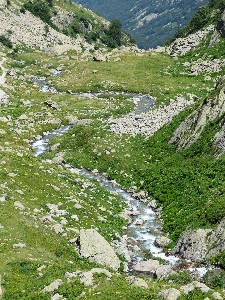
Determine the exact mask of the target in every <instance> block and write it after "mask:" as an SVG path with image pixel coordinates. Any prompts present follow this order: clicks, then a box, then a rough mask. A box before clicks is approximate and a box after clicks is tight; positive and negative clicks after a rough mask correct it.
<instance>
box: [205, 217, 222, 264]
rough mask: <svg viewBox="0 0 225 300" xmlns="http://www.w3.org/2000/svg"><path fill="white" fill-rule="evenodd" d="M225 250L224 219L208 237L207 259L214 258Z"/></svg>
mask: <svg viewBox="0 0 225 300" xmlns="http://www.w3.org/2000/svg"><path fill="white" fill-rule="evenodd" d="M224 250H225V218H224V219H223V220H222V221H221V222H220V223H219V224H218V225H217V227H216V229H215V230H214V231H213V232H212V234H211V235H210V243H209V251H208V253H207V258H211V257H214V256H216V255H218V254H219V253H221V252H222V251H224Z"/></svg>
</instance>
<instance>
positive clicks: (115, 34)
mask: <svg viewBox="0 0 225 300" xmlns="http://www.w3.org/2000/svg"><path fill="white" fill-rule="evenodd" d="M121 28H122V24H121V22H120V21H119V20H116V19H115V20H112V21H111V22H110V25H109V29H108V32H107V36H108V46H109V47H112V48H115V47H117V46H121V40H122V31H121Z"/></svg>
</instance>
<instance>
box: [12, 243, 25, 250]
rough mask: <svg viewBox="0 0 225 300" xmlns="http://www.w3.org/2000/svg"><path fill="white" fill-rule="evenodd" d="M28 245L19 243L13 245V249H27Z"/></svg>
mask: <svg viewBox="0 0 225 300" xmlns="http://www.w3.org/2000/svg"><path fill="white" fill-rule="evenodd" d="M26 247H27V246H26V244H22V243H19V244H13V249H16V248H19V249H22V248H26Z"/></svg>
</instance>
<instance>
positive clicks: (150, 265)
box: [133, 259, 159, 273]
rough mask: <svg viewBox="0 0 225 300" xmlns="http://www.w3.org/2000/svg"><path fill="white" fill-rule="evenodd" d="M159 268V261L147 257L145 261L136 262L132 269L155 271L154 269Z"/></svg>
mask: <svg viewBox="0 0 225 300" xmlns="http://www.w3.org/2000/svg"><path fill="white" fill-rule="evenodd" d="M158 268H159V261H158V260H154V259H149V260H146V261H141V262H137V263H136V264H135V265H134V266H133V269H134V270H135V271H140V272H152V273H155V271H156V270H157V269H158Z"/></svg>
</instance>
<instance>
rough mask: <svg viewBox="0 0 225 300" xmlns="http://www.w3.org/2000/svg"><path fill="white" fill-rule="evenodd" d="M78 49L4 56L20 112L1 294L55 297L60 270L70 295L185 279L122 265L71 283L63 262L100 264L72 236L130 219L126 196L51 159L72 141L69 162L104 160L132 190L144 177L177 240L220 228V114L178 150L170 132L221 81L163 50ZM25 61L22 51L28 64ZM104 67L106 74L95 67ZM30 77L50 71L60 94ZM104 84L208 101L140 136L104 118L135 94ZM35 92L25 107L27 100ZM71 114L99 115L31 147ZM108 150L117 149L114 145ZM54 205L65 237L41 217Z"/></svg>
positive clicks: (0, 210)
mask: <svg viewBox="0 0 225 300" xmlns="http://www.w3.org/2000/svg"><path fill="white" fill-rule="evenodd" d="M65 5H68V3H67V2H65ZM75 55H76V54H75V53H72V52H71V53H68V56H63V55H62V56H59V57H51V56H45V55H43V54H40V53H35V52H33V53H22V54H18V55H16V56H14V58H13V57H12V56H10V57H8V58H7V64H6V67H7V68H8V70H9V71H10V70H12V71H14V72H15V73H16V75H17V78H12V77H11V76H10V75H9V74H8V75H7V83H8V85H9V86H10V85H12V86H13V87H14V89H10V88H8V89H6V92H8V93H9V94H10V101H11V103H10V105H9V106H1V107H0V115H1V116H5V117H7V116H11V119H10V118H8V121H7V122H3V121H0V128H1V129H2V130H5V132H6V133H5V134H2V135H1V136H0V164H1V165H0V166H1V168H0V197H3V196H4V197H5V199H6V201H5V202H0V224H2V225H3V226H4V228H3V229H0V240H1V242H0V261H1V264H0V274H1V276H2V288H3V289H4V296H3V298H2V299H3V300H6V299H7V300H9V299H33V300H34V299H50V296H49V295H46V294H44V293H43V292H42V290H43V288H44V286H45V285H47V284H50V283H51V282H52V281H54V280H56V279H58V278H61V279H62V280H63V282H64V284H63V285H62V287H60V288H59V290H58V291H57V292H59V293H61V294H62V295H64V297H66V298H68V299H76V298H78V297H79V295H80V294H81V293H82V292H85V293H86V294H85V296H84V299H93V298H95V299H115V298H119V299H156V298H157V293H158V292H159V291H160V290H161V289H163V288H164V285H166V286H167V287H172V286H173V287H179V286H180V285H182V284H184V282H185V280H187V278H186V277H185V276H183V277H182V276H180V277H181V278H177V279H176V278H175V279H174V278H173V282H172V283H171V282H168V281H155V280H152V281H148V279H146V281H147V282H148V285H149V288H148V289H147V290H142V289H140V288H137V287H134V286H131V285H129V284H128V283H127V282H126V280H125V278H124V275H123V274H114V275H113V278H112V280H111V281H108V280H106V278H105V277H104V276H100V277H95V283H96V287H95V288H91V289H90V288H89V287H88V288H86V287H84V286H83V285H81V284H80V282H79V280H78V279H74V281H72V282H71V283H66V281H65V279H64V274H65V272H75V271H77V270H90V269H91V268H93V267H96V266H97V265H96V264H94V263H90V262H89V261H87V260H85V259H82V258H80V257H79V255H78V254H77V253H76V251H75V246H74V245H73V244H72V243H70V242H69V240H71V239H73V238H75V237H77V235H78V230H79V229H81V228H98V230H99V233H100V234H101V235H103V236H104V237H105V239H106V240H108V241H109V242H110V241H111V240H112V239H115V238H116V235H117V233H119V234H122V232H123V231H122V230H123V226H124V225H126V222H125V221H124V220H123V219H122V218H120V217H119V214H120V212H121V211H123V209H124V207H125V205H124V203H123V202H121V200H120V199H119V198H118V197H117V196H116V195H113V194H110V193H108V192H107V191H105V190H104V189H103V188H102V187H100V186H99V185H98V184H97V183H95V182H92V181H89V180H87V179H84V178H83V177H82V176H80V175H76V174H72V173H70V172H69V171H67V170H66V169H64V168H62V167H60V166H57V165H54V164H52V163H51V162H50V161H49V160H48V159H51V158H53V156H54V155H55V153H56V152H59V151H65V153H66V156H65V159H66V162H68V163H72V164H73V165H74V166H83V167H85V168H87V169H90V170H91V169H94V168H97V169H98V170H99V171H100V172H106V173H107V175H108V177H109V178H110V179H116V181H118V182H120V183H121V184H122V185H123V186H124V187H126V188H129V187H130V186H132V185H136V186H137V187H138V191H139V190H146V191H147V192H148V194H149V195H150V196H151V197H153V198H155V199H156V200H157V201H158V203H159V204H160V205H161V206H162V207H163V214H162V217H163V220H164V229H165V231H168V232H169V233H170V235H171V237H172V238H173V239H174V240H176V238H177V237H178V235H179V234H180V232H181V231H182V230H183V229H185V228H186V227H187V225H193V226H212V227H213V226H214V225H215V224H216V223H217V222H218V221H219V220H220V218H221V217H222V216H223V215H224V205H223V198H224V174H223V160H224V158H223V157H222V158H220V159H218V160H216V159H215V158H214V157H213V148H212V147H211V146H212V142H211V138H212V136H213V135H214V133H215V131H216V129H217V128H218V120H217V121H216V122H214V123H211V124H209V125H208V127H207V128H206V130H205V131H204V132H203V135H202V138H201V140H199V142H197V143H196V144H194V145H193V146H192V147H191V148H190V149H188V150H185V151H179V152H177V151H176V150H175V148H174V146H172V145H168V144H167V142H168V141H169V139H170V137H171V136H172V134H173V132H174V130H175V129H176V127H177V126H178V124H179V123H180V122H181V121H182V120H183V119H184V118H185V117H186V116H187V115H188V114H189V113H190V112H191V111H192V110H193V109H194V108H195V106H197V105H198V104H199V103H201V101H202V100H203V99H204V97H205V96H206V95H207V88H212V87H213V84H214V83H213V82H210V81H209V82H208V81H207V82H206V81H205V80H204V75H199V76H196V77H193V76H189V75H188V74H186V75H182V74H181V72H182V71H184V70H185V69H184V68H183V67H182V65H181V64H180V62H182V60H178V61H175V60H174V59H172V58H171V57H169V56H167V55H163V54H155V55H154V54H151V53H144V54H143V55H142V56H139V55H135V54H130V53H121V54H120V58H121V61H119V62H113V59H112V61H110V62H94V61H88V62H86V61H85V62H84V61H82V60H81V59H80V58H79V59H78V60H76V59H75V58H74V56H75ZM68 57H69V59H68ZM18 61H23V65H22V66H23V67H21V64H20V63H18ZM59 65H60V66H61V67H62V70H63V73H62V74H61V75H60V76H58V77H52V69H54V68H56V67H58V66H59ZM96 69H97V70H98V72H97V73H96V74H94V73H93V70H96ZM168 73H169V75H168ZM19 76H23V77H24V78H25V80H22V79H21V77H19ZM32 76H45V77H46V80H47V81H49V80H51V82H52V85H53V86H54V87H56V88H57V89H58V90H59V91H61V92H63V93H62V94H51V93H42V92H40V91H39V89H40V87H39V86H37V85H35V84H34V82H33V79H32ZM202 88H203V90H202ZM68 90H71V91H73V92H88V91H98V90H103V95H102V96H99V97H98V98H96V99H92V98H88V97H85V98H82V97H79V96H74V95H71V94H69V93H67V91H68ZM107 90H110V91H121V92H128V93H144V94H145V93H147V94H150V95H151V96H153V97H156V98H157V105H160V104H161V103H168V102H169V100H170V99H173V98H174V97H175V96H176V95H177V94H183V95H185V94H186V93H194V94H196V95H197V96H198V97H199V99H200V100H199V103H196V104H195V105H194V106H191V107H190V108H187V109H186V111H184V112H182V113H181V114H180V115H178V116H177V117H175V118H174V120H173V122H172V123H171V124H170V125H168V126H165V127H164V128H162V129H161V130H159V132H157V133H156V134H155V135H154V136H153V137H151V138H149V139H147V140H146V139H144V138H143V137H140V136H137V137H131V136H129V135H122V136H119V135H116V134H114V133H112V132H110V131H109V129H108V128H107V126H105V124H104V120H105V119H107V118H108V117H109V116H117V117H119V116H121V115H123V114H125V113H127V112H129V111H131V110H132V109H133V107H134V105H133V104H132V103H131V102H130V101H129V100H128V99H127V96H126V95H110V96H109V95H108V94H107ZM112 98H113V99H112ZM46 100H52V101H54V102H56V103H57V105H58V107H59V109H60V110H54V109H52V108H50V107H49V106H47V105H45V104H44V102H45V101H46ZM26 101H29V103H28V105H24V104H23V103H26ZM24 115H25V116H24ZM71 115H72V116H75V117H77V118H78V119H83V118H91V119H92V120H93V122H92V123H91V124H90V125H86V126H77V127H73V128H71V130H70V131H69V132H68V133H67V134H66V135H65V136H63V137H58V138H56V139H54V140H52V141H51V144H52V145H54V144H56V143H60V146H59V148H58V149H57V150H56V151H55V152H51V153H48V154H46V155H45V156H43V157H38V158H36V157H34V156H33V154H32V149H31V147H30V145H29V143H28V142H29V140H32V139H33V138H34V136H37V135H38V134H42V133H43V132H44V131H51V130H53V129H55V128H58V127H59V126H60V125H61V124H67V122H68V121H67V117H68V116H71ZM21 116H23V117H22V118H21ZM109 150H115V151H112V152H111V153H110V154H107V153H106V151H109ZM128 155H130V156H128ZM10 173H14V174H15V176H10ZM11 175H12V174H11ZM21 191H22V193H21ZM212 200H213V201H212ZM15 201H19V202H21V203H22V204H23V205H24V207H25V209H24V210H22V211H20V210H18V209H15V206H14V202H15ZM75 203H80V204H81V205H82V209H76V208H74V205H75ZM47 204H57V205H58V204H60V205H59V209H60V210H65V211H66V212H67V214H65V215H63V216H62V217H63V218H60V216H55V217H53V218H54V220H55V221H56V222H58V223H59V222H60V221H63V222H65V223H66V224H65V225H63V228H64V233H66V235H63V234H57V233H55V231H54V229H53V228H52V225H53V224H51V223H49V222H42V221H41V219H42V218H43V217H44V216H46V215H47V214H48V213H49V211H50V209H49V206H48V205H47ZM183 207H186V210H184V209H183ZM102 208H103V209H102ZM72 215H77V219H73V218H71V216H72ZM102 220H103V221H102ZM104 220H105V221H104ZM68 228H73V229H74V230H66V229H68ZM16 243H25V244H26V248H22V249H14V248H13V244H16ZM222 258H223V257H222ZM222 258H221V259H222ZM43 265H45V266H46V267H45V268H44V269H43V270H42V271H41V273H42V274H43V276H40V275H38V273H39V271H38V270H37V269H38V268H39V267H41V266H43ZM182 280H183V281H182ZM195 294H196V295H198V292H196V293H193V297H197V296H196V295H195ZM182 297H183V296H182ZM181 299H186V298H181ZM193 299H197V298H193ZM198 299H200V298H198Z"/></svg>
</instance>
